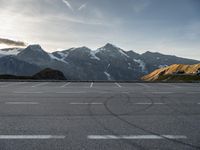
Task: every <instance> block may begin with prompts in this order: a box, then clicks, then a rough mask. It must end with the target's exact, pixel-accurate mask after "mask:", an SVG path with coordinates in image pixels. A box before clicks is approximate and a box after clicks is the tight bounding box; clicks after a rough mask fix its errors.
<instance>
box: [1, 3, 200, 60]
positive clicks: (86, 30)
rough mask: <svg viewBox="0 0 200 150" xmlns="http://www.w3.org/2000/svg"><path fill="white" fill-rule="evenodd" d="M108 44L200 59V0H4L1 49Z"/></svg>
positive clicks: (50, 48)
mask: <svg viewBox="0 0 200 150" xmlns="http://www.w3.org/2000/svg"><path fill="white" fill-rule="evenodd" d="M12 41H13V42H14V43H12ZM10 42H11V44H10ZM106 43H112V44H114V45H116V46H118V47H121V48H122V49H124V50H133V51H135V52H138V53H144V52H145V51H152V52H160V53H164V54H172V55H177V56H181V57H186V58H194V59H198V60H200V0H0V48H5V47H11V46H24V45H28V44H40V45H41V46H42V47H43V48H44V49H45V50H46V51H48V52H52V51H56V50H62V49H68V48H71V47H80V46H87V47H89V48H91V49H93V50H95V49H96V48H99V47H102V46H103V45H105V44H106Z"/></svg>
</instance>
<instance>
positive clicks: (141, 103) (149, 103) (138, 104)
mask: <svg viewBox="0 0 200 150" xmlns="http://www.w3.org/2000/svg"><path fill="white" fill-rule="evenodd" d="M135 104H136V105H152V103H135Z"/></svg>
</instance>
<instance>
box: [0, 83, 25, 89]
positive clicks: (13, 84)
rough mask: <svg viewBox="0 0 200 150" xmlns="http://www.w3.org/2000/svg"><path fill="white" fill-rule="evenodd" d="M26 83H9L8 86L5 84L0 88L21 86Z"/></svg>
mask: <svg viewBox="0 0 200 150" xmlns="http://www.w3.org/2000/svg"><path fill="white" fill-rule="evenodd" d="M26 83H27V82H16V83H10V84H6V85H2V86H0V87H2V88H3V87H9V86H15V85H22V84H26Z"/></svg>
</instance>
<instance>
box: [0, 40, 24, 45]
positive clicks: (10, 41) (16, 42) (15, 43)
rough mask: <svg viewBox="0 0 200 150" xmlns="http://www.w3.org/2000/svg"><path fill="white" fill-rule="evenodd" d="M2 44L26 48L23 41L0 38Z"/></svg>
mask: <svg viewBox="0 0 200 150" xmlns="http://www.w3.org/2000/svg"><path fill="white" fill-rule="evenodd" d="M0 44H5V45H9V46H26V44H25V43H24V42H22V41H15V40H11V39H5V38H0Z"/></svg>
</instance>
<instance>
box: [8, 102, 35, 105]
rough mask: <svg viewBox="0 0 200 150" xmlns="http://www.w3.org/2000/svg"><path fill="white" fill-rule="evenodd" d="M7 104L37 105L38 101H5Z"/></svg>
mask: <svg viewBox="0 0 200 150" xmlns="http://www.w3.org/2000/svg"><path fill="white" fill-rule="evenodd" d="M5 104H7V105H37V104H39V103H37V102H5Z"/></svg>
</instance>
